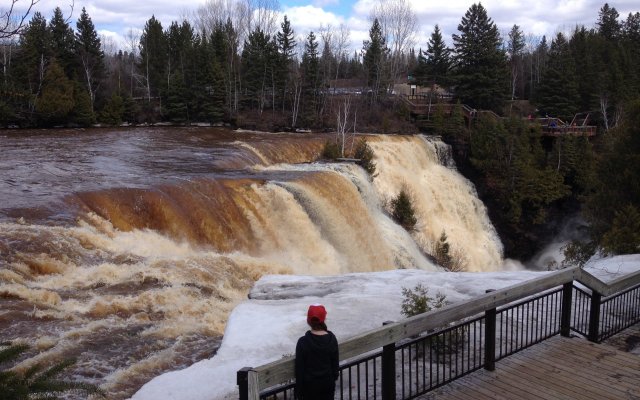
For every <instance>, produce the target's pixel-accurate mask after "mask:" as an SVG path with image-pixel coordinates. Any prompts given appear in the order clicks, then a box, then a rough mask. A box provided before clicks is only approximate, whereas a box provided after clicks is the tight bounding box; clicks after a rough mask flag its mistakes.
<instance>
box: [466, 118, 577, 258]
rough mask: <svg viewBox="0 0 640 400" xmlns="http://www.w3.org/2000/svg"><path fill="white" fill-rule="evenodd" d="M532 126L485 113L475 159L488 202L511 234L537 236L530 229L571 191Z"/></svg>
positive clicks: (478, 131)
mask: <svg viewBox="0 0 640 400" xmlns="http://www.w3.org/2000/svg"><path fill="white" fill-rule="evenodd" d="M532 129H533V128H532V127H531V126H530V125H529V124H527V123H526V122H525V121H523V120H521V119H520V118H513V119H509V120H506V121H502V120H495V119H493V118H491V117H489V116H481V118H480V120H479V121H478V123H477V126H476V127H475V129H474V132H473V134H472V135H471V142H470V147H471V158H470V161H471V163H472V165H473V166H474V167H476V168H477V169H478V170H479V171H481V172H482V175H483V178H482V186H483V189H482V190H483V191H484V190H488V191H489V192H490V193H491V199H487V202H488V203H489V204H490V208H492V209H493V210H494V216H495V217H496V218H497V219H498V220H497V221H496V222H497V224H498V225H500V226H501V227H503V229H504V230H506V231H507V232H508V235H506V237H510V238H517V237H520V238H524V237H527V238H532V237H533V234H529V235H528V236H525V232H528V231H529V232H530V231H532V230H533V227H535V226H539V225H540V224H542V223H544V222H545V219H546V215H547V210H548V209H549V207H550V205H551V204H552V203H553V202H555V201H557V200H560V199H563V198H565V197H566V196H567V195H569V193H570V192H569V188H568V187H567V186H566V185H565V184H564V182H563V177H562V175H561V174H560V173H559V172H558V171H557V170H556V169H555V168H550V167H548V166H546V165H545V164H546V162H545V161H546V160H545V156H544V152H543V150H542V146H541V145H540V141H539V132H535V131H532ZM538 129H539V128H538ZM510 240H513V239H510ZM506 244H507V246H508V247H511V246H513V244H510V243H506ZM521 244H522V243H521ZM519 251H522V252H526V251H525V250H524V249H520V250H519Z"/></svg>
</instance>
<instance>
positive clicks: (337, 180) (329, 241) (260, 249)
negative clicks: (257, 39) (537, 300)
mask: <svg viewBox="0 0 640 400" xmlns="http://www.w3.org/2000/svg"><path fill="white" fill-rule="evenodd" d="M329 137H331V136H326V135H307V134H304V135H301V134H269V133H255V132H233V131H229V130H224V129H215V128H154V129H151V128H132V129H113V130H108V129H94V130H53V131H0V155H1V156H0V341H19V342H24V343H27V344H30V345H31V346H32V349H31V351H30V352H29V353H28V354H27V355H26V356H25V358H24V359H23V360H22V361H21V363H20V365H19V368H27V367H29V366H30V365H33V364H34V363H36V362H42V363H50V362H53V361H56V360H60V359H64V358H70V357H74V358H77V359H78V363H77V364H76V365H75V366H74V367H73V368H71V369H70V370H69V371H68V372H67V377H70V378H75V379H78V380H82V381H87V382H92V383H96V384H99V385H100V386H101V387H102V388H104V389H105V391H106V392H107V393H108V398H110V399H124V398H127V397H129V396H131V395H132V394H133V393H134V392H135V391H136V390H137V389H138V388H140V386H141V385H143V384H144V383H145V382H147V381H149V380H150V379H151V378H153V377H154V376H156V375H159V374H161V373H163V372H166V371H170V370H175V369H180V368H183V367H185V366H188V365H190V364H192V363H194V362H196V361H198V360H201V359H203V358H209V357H211V356H212V355H213V354H214V353H215V352H216V349H217V348H218V347H219V345H220V341H221V337H222V334H223V333H224V328H225V324H226V321H227V319H228V315H229V313H230V312H231V310H232V309H233V308H234V306H235V305H237V304H238V303H239V302H240V301H242V300H243V299H245V298H246V295H247V293H248V291H249V289H250V287H251V285H252V284H253V283H254V282H255V281H256V280H257V279H258V278H259V277H260V276H262V275H263V274H279V273H293V274H301V275H313V274H316V275H332V274H340V273H348V272H363V271H379V270H385V269H391V268H398V267H400V268H411V267H419V268H425V269H433V268H434V267H433V265H432V264H431V262H430V261H428V260H427V258H426V257H425V255H424V253H425V252H428V251H429V248H430V247H431V246H432V245H433V243H434V242H435V241H437V240H438V238H439V237H440V234H441V232H442V231H443V229H446V230H447V235H448V237H449V238H450V241H451V243H452V246H453V248H454V249H458V250H459V251H460V252H462V253H463V254H467V255H469V257H472V259H470V261H472V262H471V263H470V264H469V266H470V269H471V270H495V269H497V268H499V263H500V261H501V245H500V242H499V240H498V239H497V235H496V234H495V231H494V230H493V228H492V226H491V224H490V222H489V220H488V217H487V216H486V210H485V209H484V206H483V205H482V203H481V202H480V201H479V200H478V199H477V197H476V196H475V190H474V189H473V187H472V185H470V184H469V182H468V181H466V180H465V179H464V178H462V177H461V176H460V175H459V174H457V172H456V171H455V169H453V168H451V167H450V165H449V164H448V163H447V162H444V163H443V162H442V155H443V154H444V153H446V151H447V150H448V148H447V146H446V145H444V144H443V143H442V142H440V141H438V140H427V138H424V137H419V136H411V137H401V136H369V137H367V141H368V142H369V143H370V144H371V146H372V148H373V149H374V151H375V154H376V162H377V165H378V170H377V171H378V173H377V176H376V178H375V179H374V180H373V181H372V180H371V178H370V177H369V176H367V174H366V173H365V172H364V171H363V170H362V169H361V168H359V167H357V166H355V165H353V164H318V163H312V164H309V163H307V162H309V161H313V160H315V159H316V158H317V157H318V155H319V154H320V152H321V150H322V147H323V145H324V142H325V141H326V140H327V139H328V138H329ZM443 152H444V153H443ZM402 188H408V189H409V190H410V191H412V192H413V193H414V194H415V207H416V212H417V215H418V220H419V221H420V223H419V224H418V226H417V229H416V230H415V231H414V232H412V233H411V234H410V233H408V232H407V231H405V230H404V229H402V228H401V227H400V226H399V225H397V224H395V223H394V222H393V221H392V220H391V219H390V218H389V216H388V215H387V214H385V213H384V211H383V209H382V204H384V203H385V202H386V201H388V200H389V199H390V198H392V197H393V196H396V195H397V193H398V192H399V191H400V189H402Z"/></svg>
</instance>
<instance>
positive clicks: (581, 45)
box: [569, 27, 605, 110]
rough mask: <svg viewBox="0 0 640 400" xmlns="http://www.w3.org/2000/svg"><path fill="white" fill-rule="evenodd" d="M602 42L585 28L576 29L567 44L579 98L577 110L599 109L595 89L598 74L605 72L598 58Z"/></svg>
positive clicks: (597, 83)
mask: <svg viewBox="0 0 640 400" xmlns="http://www.w3.org/2000/svg"><path fill="white" fill-rule="evenodd" d="M602 42H603V40H602V39H601V38H600V37H598V35H596V34H595V33H594V31H593V30H590V31H589V30H587V29H586V28H585V27H581V28H579V29H578V28H576V30H575V31H574V32H573V36H572V37H571V41H570V42H569V47H570V49H571V55H572V57H573V60H575V61H574V62H573V64H574V65H575V76H576V78H575V83H576V89H577V92H578V97H579V99H578V102H577V104H576V109H577V110H597V109H598V107H599V105H598V98H597V93H596V90H595V88H596V87H597V86H598V85H599V82H598V79H599V74H600V72H601V71H604V70H605V67H604V65H603V63H602V60H601V57H600V50H601V46H602V44H603V43H602Z"/></svg>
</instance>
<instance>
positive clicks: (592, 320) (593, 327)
mask: <svg viewBox="0 0 640 400" xmlns="http://www.w3.org/2000/svg"><path fill="white" fill-rule="evenodd" d="M601 302H602V295H601V294H600V293H598V292H596V291H595V290H594V291H592V292H591V310H590V311H589V335H588V336H587V339H589V341H591V342H595V343H598V342H599V340H598V339H599V338H598V336H600V303H601Z"/></svg>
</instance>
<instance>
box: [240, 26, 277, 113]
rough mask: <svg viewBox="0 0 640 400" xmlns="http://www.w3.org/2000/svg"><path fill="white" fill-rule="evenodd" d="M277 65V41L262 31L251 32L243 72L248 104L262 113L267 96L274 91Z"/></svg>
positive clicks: (245, 52)
mask: <svg viewBox="0 0 640 400" xmlns="http://www.w3.org/2000/svg"><path fill="white" fill-rule="evenodd" d="M276 63H277V48H276V43H275V41H274V40H272V38H270V37H269V35H267V34H266V33H264V32H263V31H261V30H260V29H256V30H255V31H253V32H251V34H249V37H248V38H247V40H245V42H244V48H243V49H242V71H243V72H244V74H243V76H244V88H245V90H246V94H247V99H246V103H247V104H249V105H250V106H251V107H252V108H254V109H258V110H259V111H260V113H262V111H263V110H264V108H265V106H266V102H267V94H268V93H269V91H270V89H271V90H273V82H274V68H275V64H276Z"/></svg>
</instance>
